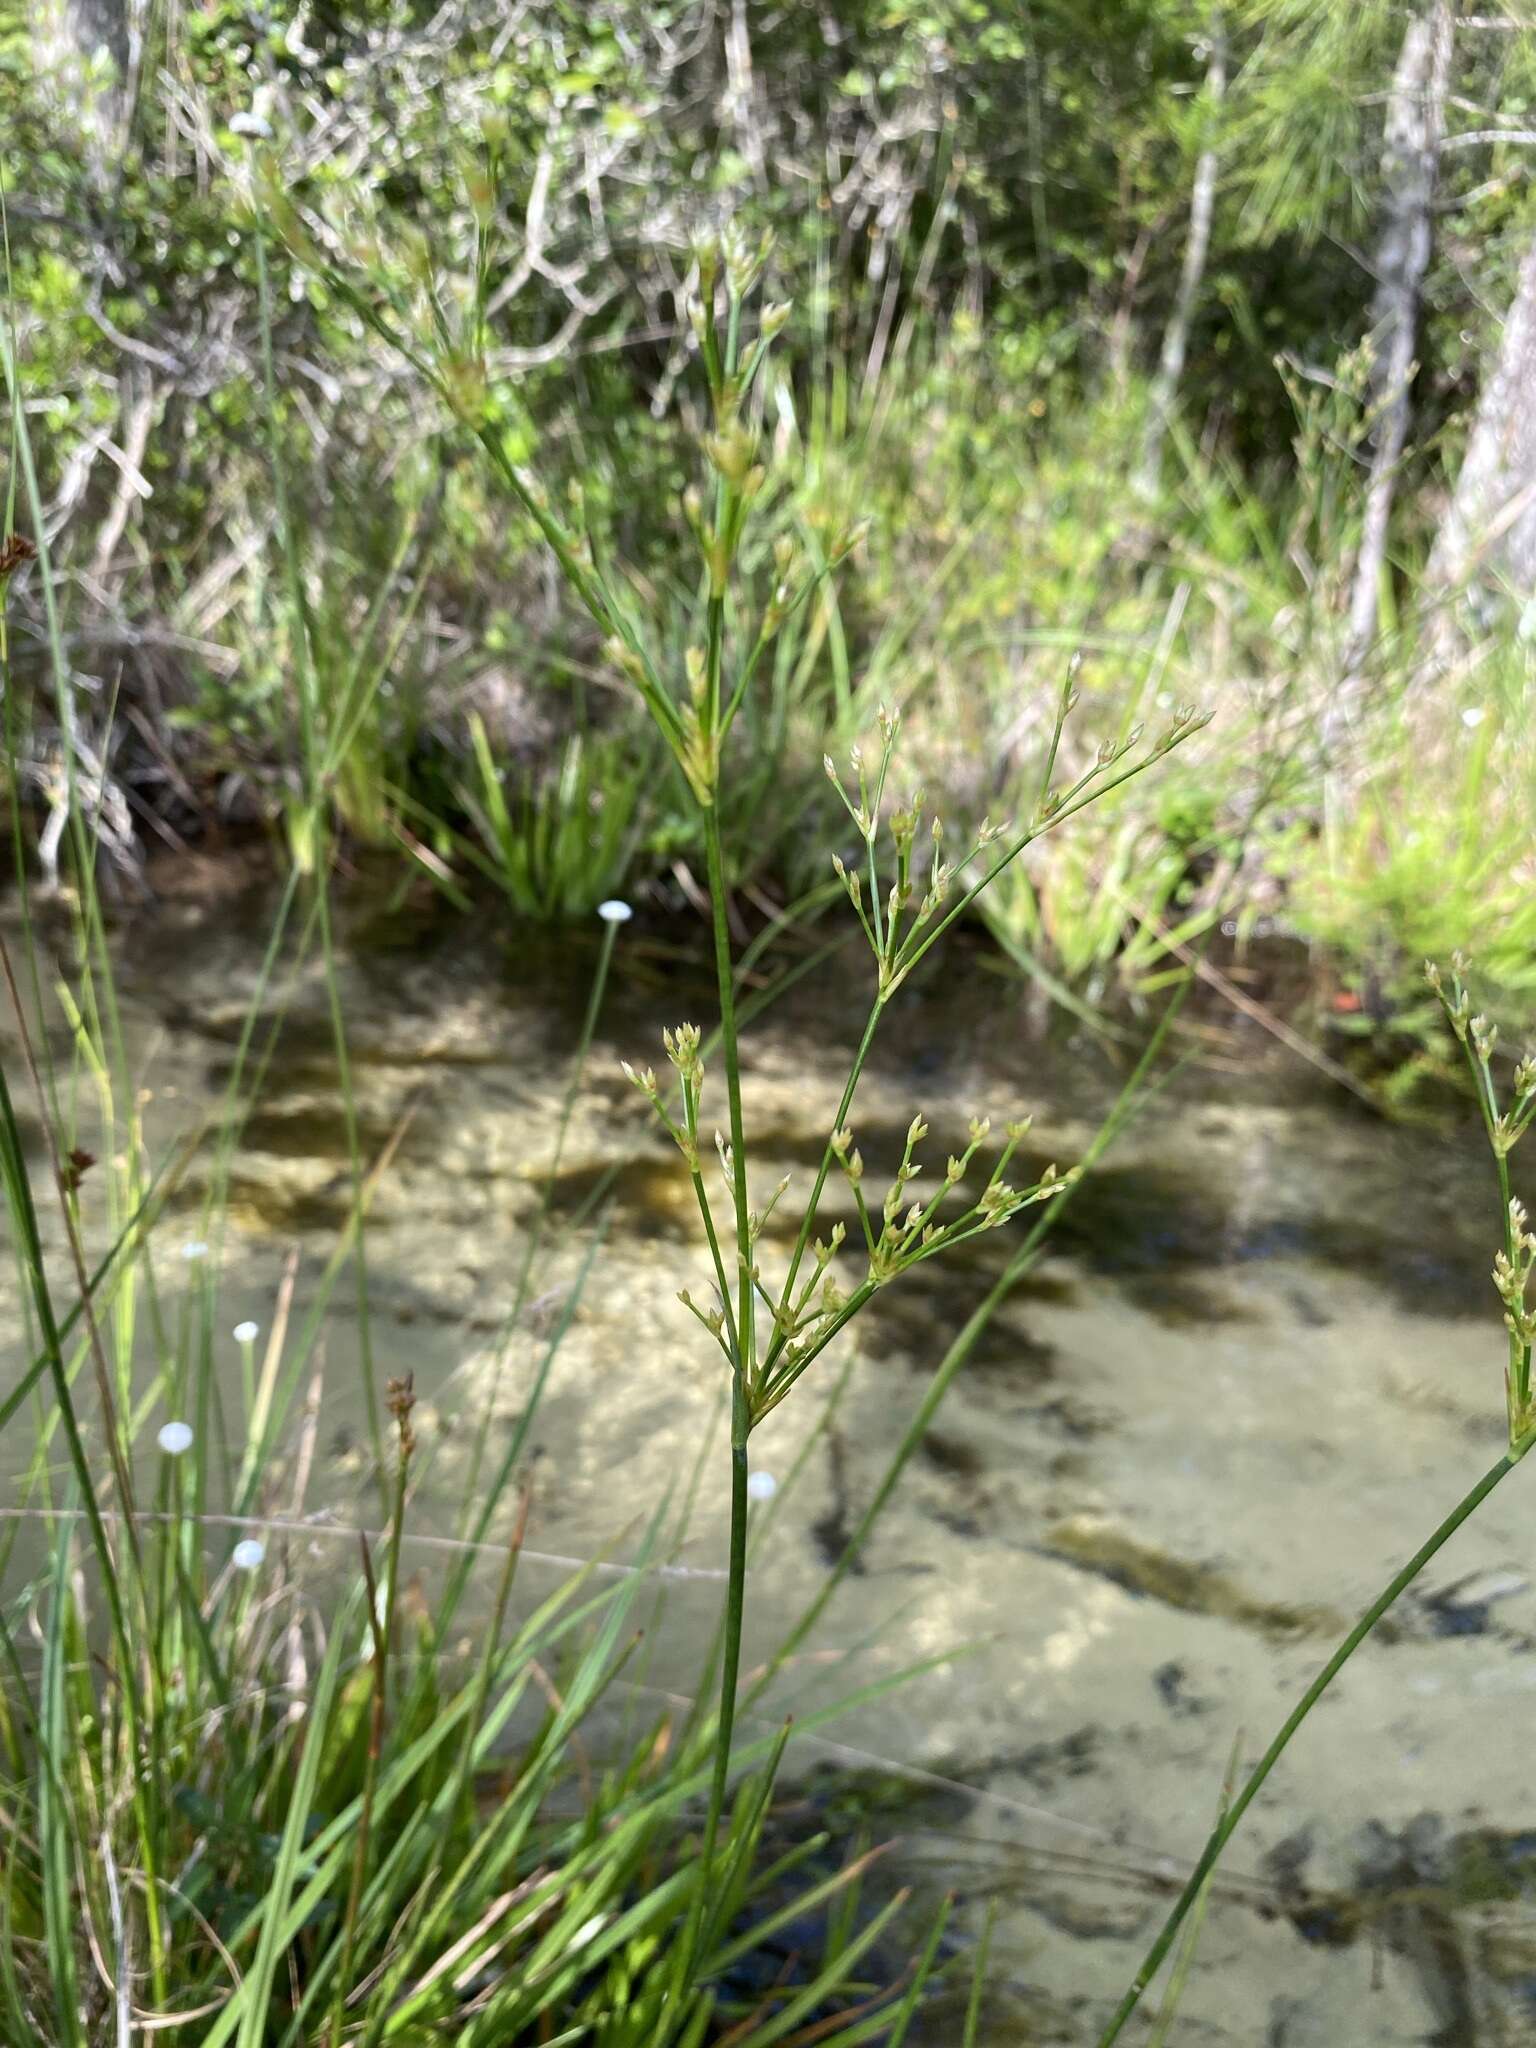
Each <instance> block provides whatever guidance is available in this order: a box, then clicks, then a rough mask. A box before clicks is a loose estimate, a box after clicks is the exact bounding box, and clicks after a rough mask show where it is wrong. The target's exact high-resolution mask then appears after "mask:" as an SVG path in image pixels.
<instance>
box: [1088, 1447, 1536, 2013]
mask: <svg viewBox="0 0 1536 2048" xmlns="http://www.w3.org/2000/svg"><path fill="white" fill-rule="evenodd" d="M1533 1443H1536V1431H1533V1432H1532V1433H1531V1434H1530V1435H1529V1436H1526V1437H1524V1438H1522V1439H1521V1441H1520V1442H1519V1443H1517V1444H1515V1445H1513V1446H1512V1447H1511V1448H1510V1449H1509V1450H1507V1451H1506V1452H1505V1453H1504V1455H1503V1457H1502V1458H1500V1459H1499V1461H1498V1463H1497V1464H1496V1465H1491V1466H1490V1467H1489V1468H1488V1470H1487V1471H1486V1472H1485V1473H1484V1474H1483V1476H1482V1478H1481V1479H1479V1480H1478V1482H1477V1484H1476V1486H1474V1487H1473V1488H1472V1490H1471V1492H1470V1493H1468V1494H1466V1495H1465V1496H1464V1497H1463V1498H1462V1499H1461V1500H1459V1501H1458V1502H1457V1503H1456V1505H1455V1507H1453V1508H1452V1509H1451V1512H1450V1513H1449V1514H1448V1515H1447V1516H1446V1518H1445V1520H1444V1521H1443V1522H1442V1523H1441V1524H1440V1526H1439V1527H1438V1528H1437V1529H1436V1530H1435V1532H1434V1534H1433V1535H1432V1536H1431V1537H1430V1538H1429V1539H1428V1541H1427V1542H1425V1543H1424V1544H1423V1545H1421V1547H1420V1548H1419V1549H1418V1550H1416V1551H1415V1552H1414V1554H1413V1556H1412V1557H1411V1558H1410V1559H1409V1560H1408V1562H1407V1564H1405V1565H1404V1566H1403V1568H1402V1570H1401V1571H1400V1572H1398V1574H1397V1575H1396V1577H1395V1578H1393V1579H1392V1580H1391V1581H1390V1582H1389V1583H1388V1585H1387V1586H1386V1587H1385V1588H1384V1589H1383V1590H1382V1591H1381V1592H1380V1593H1379V1594H1378V1595H1377V1596H1376V1598H1375V1599H1374V1600H1373V1601H1372V1602H1371V1604H1370V1606H1369V1607H1368V1608H1367V1609H1366V1610H1365V1612H1364V1614H1362V1615H1361V1617H1360V1619H1359V1620H1358V1621H1357V1622H1356V1623H1355V1625H1354V1627H1353V1628H1352V1629H1351V1630H1350V1632H1349V1634H1348V1635H1347V1636H1346V1637H1345V1638H1344V1640H1343V1642H1341V1643H1340V1645H1339V1647H1338V1648H1337V1649H1336V1650H1335V1651H1334V1653H1333V1655H1332V1656H1331V1657H1330V1658H1329V1659H1328V1662H1327V1663H1326V1664H1325V1665H1324V1666H1323V1668H1322V1670H1321V1671H1319V1673H1318V1674H1317V1676H1316V1678H1314V1679H1313V1681H1312V1683H1311V1684H1310V1685H1309V1686H1308V1687H1307V1689H1306V1691H1305V1692H1304V1693H1303V1694H1302V1696H1301V1698H1300V1699H1299V1700H1298V1701H1297V1702H1296V1705H1295V1706H1294V1707H1293V1708H1292V1709H1291V1711H1290V1713H1289V1714H1288V1715H1287V1716H1286V1718H1285V1721H1284V1723H1283V1724H1282V1726H1281V1728H1280V1732H1279V1733H1278V1734H1277V1735H1276V1737H1275V1739H1274V1741H1273V1742H1271V1744H1270V1745H1269V1747H1268V1749H1266V1750H1265V1752H1264V1754H1263V1756H1262V1757H1261V1758H1260V1759H1259V1761H1258V1763H1257V1765H1256V1766H1255V1767H1254V1770H1253V1774H1252V1776H1251V1777H1250V1778H1249V1780H1248V1782H1247V1784H1246V1785H1244V1787H1243V1789H1242V1791H1241V1792H1240V1793H1239V1794H1238V1795H1237V1798H1236V1799H1235V1800H1234V1801H1233V1802H1232V1805H1231V1806H1230V1807H1229V1808H1228V1809H1227V1811H1226V1813H1225V1814H1224V1815H1223V1816H1222V1818H1221V1819H1220V1820H1219V1821H1218V1822H1217V1824H1216V1826H1215V1827H1214V1828H1213V1829H1212V1830H1211V1833H1210V1835H1209V1837H1208V1838H1207V1841H1206V1844H1205V1847H1204V1849H1203V1850H1202V1851H1201V1854H1200V1860H1199V1862H1198V1863H1197V1864H1196V1865H1195V1867H1194V1869H1193V1870H1192V1871H1191V1872H1190V1876H1189V1882H1188V1883H1187V1884H1186V1885H1185V1887H1184V1889H1183V1891H1181V1892H1180V1893H1179V1896H1178V1898H1177V1900H1176V1901H1175V1903H1174V1907H1173V1911H1172V1912H1171V1913H1170V1914H1169V1915H1168V1918H1167V1919H1166V1920H1165V1921H1164V1922H1163V1927H1162V1931H1161V1932H1160V1933H1159V1935H1158V1937H1157V1939H1156V1940H1155V1941H1154V1942H1153V1944H1152V1946H1151V1948H1149V1949H1148V1951H1147V1953H1146V1956H1145V1958H1144V1960H1143V1962H1142V1965H1141V1968H1140V1969H1139V1970H1138V1971H1137V1972H1136V1975H1135V1978H1134V1979H1133V1981H1132V1983H1131V1987H1130V1989H1129V1990H1128V1991H1127V1992H1126V1994H1125V1996H1124V1998H1122V1999H1121V2001H1120V2003H1119V2005H1118V2006H1117V2007H1116V2008H1115V2013H1114V2017H1113V2018H1112V2019H1111V2020H1110V2023H1109V2025H1108V2026H1107V2027H1106V2028H1105V2030H1104V2032H1103V2033H1102V2034H1101V2035H1100V2037H1099V2043H1098V2048H1110V2044H1111V2042H1113V2041H1116V2040H1118V2039H1119V2037H1120V2033H1121V2030H1122V2029H1123V2027H1124V2026H1125V2023H1126V2021H1127V2020H1128V2019H1129V2018H1130V2016H1131V2014H1132V2013H1133V2012H1134V2011H1135V2010H1136V2007H1137V2005H1138V2004H1139V2002H1140V2000H1141V1995H1142V1993H1143V1992H1144V1991H1145V1990H1146V1988H1147V1986H1148V1985H1149V1984H1150V1983H1151V1981H1152V1979H1153V1978H1154V1977H1155V1976H1156V1974H1157V1972H1158V1969H1159V1967H1160V1966H1161V1964H1162V1962H1163V1959H1164V1957H1165V1956H1166V1955H1167V1953H1168V1951H1169V1949H1170V1948H1171V1947H1172V1946H1173V1942H1174V1939H1175V1937H1176V1936H1177V1934H1178V1931H1179V1929H1180V1927H1181V1926H1182V1925H1183V1924H1184V1919H1185V1916H1186V1915H1187V1914H1188V1912H1189V1909H1190V1907H1191V1906H1193V1905H1194V1903H1195V1901H1196V1900H1197V1899H1198V1898H1199V1896H1200V1892H1201V1889H1202V1887H1203V1886H1204V1884H1205V1881H1206V1879H1207V1878H1208V1877H1209V1876H1210V1874H1211V1872H1212V1871H1213V1870H1214V1869H1215V1867H1216V1861H1217V1858H1218V1857H1219V1856H1220V1855H1221V1852H1222V1850H1223V1849H1224V1848H1225V1847H1226V1846H1227V1843H1228V1842H1229V1841H1230V1840H1231V1839H1232V1836H1233V1835H1234V1834H1235V1833H1236V1832H1237V1828H1238V1823H1239V1822H1240V1821H1241V1820H1242V1817H1243V1815H1244V1814H1245V1813H1246V1812H1247V1811H1248V1808H1249V1807H1250V1806H1251V1805H1252V1803H1253V1800H1254V1797H1255V1796H1256V1794H1257V1793H1258V1791H1259V1788H1260V1787H1261V1786H1262V1785H1263V1783H1264V1780H1265V1779H1266V1778H1267V1777H1268V1776H1269V1774H1270V1772H1271V1771H1272V1770H1273V1769H1274V1767H1275V1765H1276V1764H1277V1763H1278V1762H1279V1761H1280V1758H1281V1757H1282V1756H1283V1755H1284V1753H1285V1750H1286V1748H1287V1746H1288V1744H1289V1743H1290V1740H1291V1737H1292V1736H1293V1735H1294V1734H1295V1733H1296V1731H1297V1729H1298V1728H1300V1726H1301V1724H1302V1722H1303V1721H1305V1720H1306V1718H1307V1716H1308V1715H1309V1714H1310V1713H1311V1711H1312V1709H1313V1708H1314V1707H1315V1706H1316V1705H1317V1703H1318V1701H1319V1700H1320V1699H1321V1698H1322V1696H1323V1694H1324V1693H1325V1692H1326V1691H1327V1690H1328V1688H1329V1686H1330V1685H1332V1683H1333V1681H1334V1680H1335V1679H1336V1678H1337V1677H1338V1675H1339V1673H1340V1672H1341V1671H1342V1670H1343V1669H1344V1666H1345V1665H1346V1664H1347V1663H1348V1662H1349V1660H1350V1658H1351V1657H1352V1656H1353V1655H1354V1654H1355V1652H1356V1650H1358V1649H1359V1647H1360V1645H1361V1644H1362V1643H1363V1642H1364V1641H1365V1639H1366V1637H1367V1636H1368V1635H1369V1634H1370V1633H1371V1631H1372V1629H1374V1628H1375V1626H1376V1624H1377V1622H1379V1621H1380V1620H1381V1618H1382V1616H1383V1615H1384V1614H1385V1613H1386V1612H1387V1610H1388V1608H1390V1607H1391V1606H1392V1604H1393V1603H1394V1601H1396V1600H1397V1598H1398V1597H1399V1595H1400V1594H1402V1593H1403V1592H1405V1591H1406V1590H1407V1588H1408V1587H1409V1586H1411V1585H1412V1584H1413V1581H1414V1580H1415V1579H1416V1578H1417V1577H1418V1576H1419V1574H1420V1572H1422V1571H1423V1569H1424V1567H1425V1566H1426V1565H1427V1564H1428V1563H1429V1562H1430V1560H1431V1559H1432V1558H1433V1557H1434V1556H1435V1554H1436V1552H1437V1551H1439V1550H1440V1549H1442V1548H1443V1546H1444V1545H1445V1544H1446V1543H1447V1542H1449V1540H1450V1538H1451V1537H1452V1536H1454V1535H1455V1533H1456V1531H1457V1530H1458V1529H1459V1528H1460V1527H1461V1525H1462V1523H1463V1522H1464V1521H1466V1519H1467V1517H1468V1516H1469V1515H1471V1514H1472V1513H1474V1512H1475V1510H1476V1509H1477V1508H1479V1507H1480V1506H1481V1505H1482V1503H1483V1502H1484V1501H1485V1500H1486V1499H1487V1498H1488V1496H1489V1494H1490V1493H1492V1491H1493V1489H1494V1488H1495V1487H1496V1486H1497V1485H1498V1484H1499V1482H1500V1481H1501V1480H1502V1479H1504V1478H1506V1477H1507V1476H1508V1475H1509V1473H1511V1472H1512V1471H1513V1470H1514V1469H1515V1466H1516V1465H1517V1464H1518V1463H1519V1462H1520V1460H1521V1459H1522V1458H1523V1457H1524V1456H1525V1454H1526V1452H1527V1451H1529V1450H1530V1448H1531V1446H1532V1444H1533Z"/></svg>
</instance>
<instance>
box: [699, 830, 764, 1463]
mask: <svg viewBox="0 0 1536 2048" xmlns="http://www.w3.org/2000/svg"><path fill="white" fill-rule="evenodd" d="M704 850H705V857H706V864H707V868H708V874H709V899H710V909H711V913H712V918H713V929H714V943H715V978H716V981H717V983H718V985H719V995H720V1046H721V1052H722V1055H723V1057H724V1061H725V1092H726V1100H727V1103H728V1105H729V1111H730V1127H731V1191H732V1194H733V1196H734V1198H735V1204H736V1268H737V1271H736V1300H737V1311H736V1380H737V1382H738V1390H739V1392H740V1393H741V1394H742V1395H743V1397H744V1396H745V1395H746V1394H747V1392H748V1391H749V1389H750V1385H751V1377H752V1371H753V1368H754V1366H755V1364H756V1351H757V1345H756V1321H757V1319H756V1317H755V1315H754V1314H753V1308H752V1237H751V1232H750V1230H749V1228H748V1224H747V1207H748V1202H747V1138H746V1129H745V1126H744V1124H743V1121H742V1114H741V1053H740V1046H739V1042H738V1039H737V1032H736V977H735V975H734V973H733V971H732V966H731V935H730V930H729V928H728V926H727V924H726V918H725V862H724V858H723V855H722V851H721V846H720V819H719V816H718V814H717V812H716V810H715V807H714V805H713V804H711V805H710V806H709V807H708V809H707V810H706V811H705V813H704ZM731 1441H732V1443H733V1444H734V1443H735V1442H736V1441H737V1437H736V1434H735V1425H734V1423H733V1424H732V1438H731ZM740 1442H741V1443H742V1445H743V1446H745V1444H746V1435H745V1433H744V1432H743V1434H742V1435H741V1438H740Z"/></svg>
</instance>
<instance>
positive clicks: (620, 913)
mask: <svg viewBox="0 0 1536 2048" xmlns="http://www.w3.org/2000/svg"><path fill="white" fill-rule="evenodd" d="M597 914H598V916H599V917H600V918H601V919H602V920H603V923H604V924H628V923H629V920H630V919H631V918H632V917H633V916H634V914H635V913H634V912H633V911H632V910H631V909H630V907H629V905H628V904H627V903H626V902H625V901H624V899H623V897H622V896H610V897H608V898H607V899H606V900H605V901H604V902H602V903H599V905H598V906H597Z"/></svg>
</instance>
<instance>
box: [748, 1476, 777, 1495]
mask: <svg viewBox="0 0 1536 2048" xmlns="http://www.w3.org/2000/svg"><path fill="white" fill-rule="evenodd" d="M778 1490H779V1482H778V1481H777V1479H775V1478H774V1476H773V1474H772V1473H771V1472H754V1473H753V1474H752V1476H751V1478H750V1479H748V1481H747V1497H748V1499H750V1500H772V1499H773V1496H774V1495H775V1494H776V1493H777V1492H778Z"/></svg>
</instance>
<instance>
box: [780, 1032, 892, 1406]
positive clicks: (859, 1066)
mask: <svg viewBox="0 0 1536 2048" xmlns="http://www.w3.org/2000/svg"><path fill="white" fill-rule="evenodd" d="M884 1014H885V1002H884V999H883V998H881V997H877V998H876V1000H875V1003H874V1006H873V1008H872V1009H871V1010H870V1013H869V1020H868V1022H867V1023H866V1024H865V1026H864V1036H863V1037H862V1038H861V1039H860V1040H859V1049H858V1051H857V1052H856V1053H855V1054H854V1056H853V1064H852V1066H851V1067H850V1068H849V1069H848V1079H847V1080H846V1082H844V1084H843V1096H842V1100H841V1101H840V1102H839V1103H838V1105H837V1115H836V1116H835V1117H834V1118H833V1121H832V1128H833V1130H834V1131H838V1130H841V1129H842V1127H843V1125H844V1124H845V1123H846V1122H847V1121H848V1112H849V1110H850V1109H852V1107H853V1097H854V1092H855V1090H856V1089H857V1088H858V1085H859V1077H860V1076H861V1075H862V1074H863V1072H864V1062H865V1061H866V1060H867V1059H868V1058H869V1049H870V1047H871V1046H872V1045H873V1044H874V1042H875V1033H876V1032H877V1031H878V1030H879V1028H880V1019H881V1017H882V1016H883V1015H884ZM833 1156H834V1155H833V1151H832V1146H831V1142H830V1141H828V1143H827V1144H826V1146H825V1147H824V1148H823V1150H822V1155H821V1164H820V1166H819V1167H818V1168H817V1169H816V1184H815V1186H814V1187H813V1188H812V1189H811V1199H810V1200H809V1201H808V1202H807V1203H806V1205H805V1214H804V1216H803V1217H802V1218H801V1222H800V1231H799V1235H798V1236H797V1237H796V1239H795V1248H794V1250H793V1252H792V1253H791V1254H790V1259H789V1271H788V1273H787V1274H786V1275H785V1279H784V1292H783V1294H782V1295H781V1296H780V1298H779V1306H780V1309H781V1310H783V1309H787V1308H788V1307H789V1304H790V1299H791V1296H792V1294H793V1290H794V1285H795V1280H796V1278H797V1276H798V1275H799V1272H800V1262H801V1260H802V1259H803V1258H804V1257H805V1253H806V1247H807V1246H808V1245H809V1244H810V1241H811V1232H812V1231H813V1230H814V1229H815V1228H816V1212H817V1209H818V1208H819V1206H820V1203H821V1196H822V1190H823V1189H824V1188H825V1187H826V1184H827V1175H828V1174H829V1173H830V1172H831V1171H832V1160H833ZM786 1342H787V1339H786V1338H784V1337H783V1336H782V1335H780V1336H775V1337H774V1338H773V1340H772V1341H771V1343H770V1344H769V1347H768V1357H767V1359H766V1361H765V1364H766V1365H767V1366H772V1365H773V1363H774V1362H775V1360H776V1359H777V1357H778V1355H779V1353H780V1352H781V1351H782V1350H783V1348H784V1345H785V1343H786Z"/></svg>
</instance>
